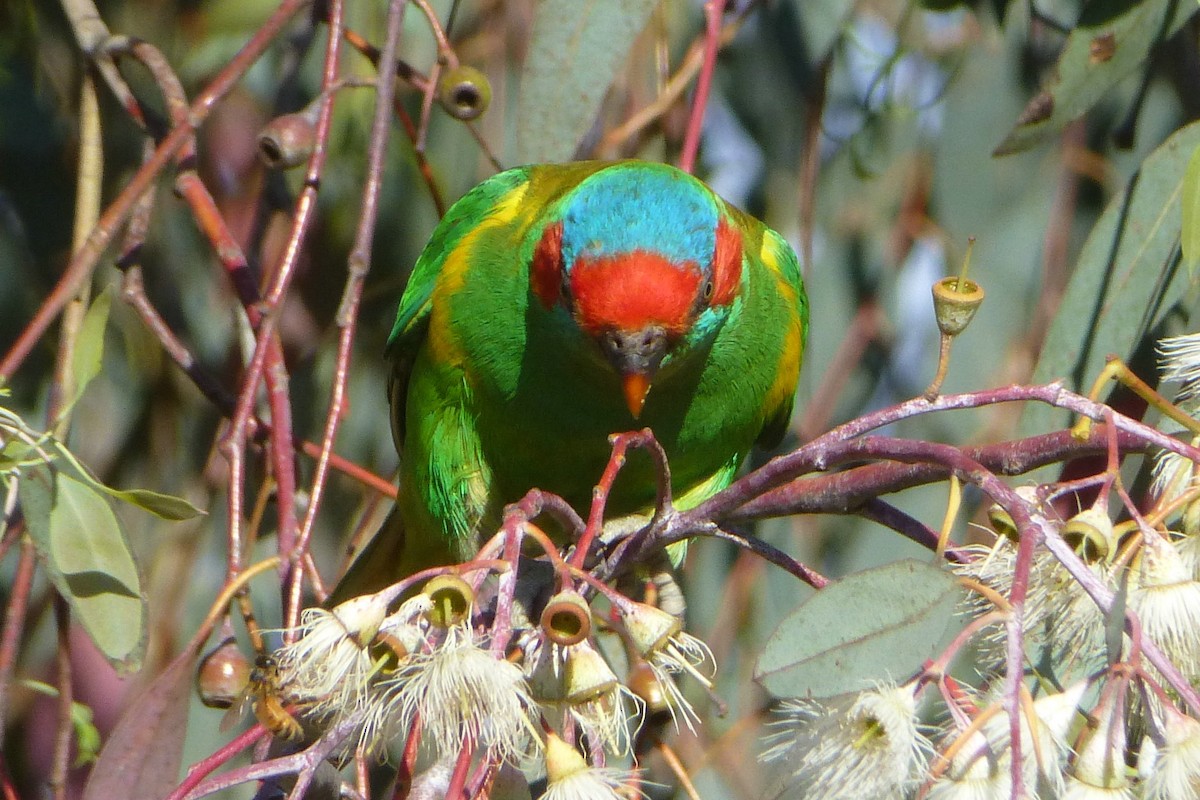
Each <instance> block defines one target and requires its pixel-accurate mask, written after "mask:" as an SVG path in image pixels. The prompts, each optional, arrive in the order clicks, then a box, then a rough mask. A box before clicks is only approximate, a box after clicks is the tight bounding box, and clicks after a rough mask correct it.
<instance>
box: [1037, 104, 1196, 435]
mask: <svg viewBox="0 0 1200 800" xmlns="http://www.w3.org/2000/svg"><path fill="white" fill-rule="evenodd" d="M1198 145H1200V123H1192V124H1191V125H1188V126H1187V127H1185V128H1182V129H1180V130H1179V131H1177V132H1176V133H1175V134H1174V135H1173V136H1171V138H1169V139H1167V141H1166V142H1164V143H1163V144H1162V145H1161V146H1159V148H1158V149H1157V150H1155V151H1154V152H1153V153H1151V154H1150V155H1149V156H1148V157H1147V158H1146V160H1145V161H1144V162H1143V163H1142V166H1141V168H1140V169H1139V170H1138V173H1137V174H1136V175H1135V176H1134V177H1133V179H1132V180H1131V181H1130V182H1129V186H1128V187H1126V189H1125V190H1124V191H1123V192H1121V193H1120V194H1118V195H1117V196H1116V197H1114V198H1113V199H1112V201H1111V202H1110V203H1109V204H1108V207H1107V208H1106V209H1105V210H1104V213H1103V214H1102V215H1101V216H1100V219H1099V220H1098V221H1097V222H1096V225H1095V226H1094V227H1093V228H1092V231H1091V233H1090V234H1089V235H1088V238H1087V241H1086V242H1084V245H1083V249H1082V250H1081V251H1080V254H1079V261H1078V262H1077V263H1076V265H1075V271H1074V272H1073V273H1072V275H1071V280H1070V283H1068V284H1067V290H1066V292H1065V293H1064V294H1063V298H1062V302H1061V303H1060V304H1059V307H1058V312H1057V314H1056V315H1055V318H1054V321H1053V322H1052V323H1051V325H1050V330H1049V331H1048V332H1047V334H1046V340H1045V342H1044V343H1043V345H1042V352H1041V356H1040V357H1039V359H1038V364H1037V367H1036V368H1035V369H1034V373H1033V380H1034V382H1035V383H1047V382H1049V381H1052V380H1059V379H1065V380H1066V382H1067V387H1068V388H1070V389H1075V390H1080V391H1087V389H1088V388H1089V386H1090V384H1091V382H1092V381H1093V380H1095V378H1096V376H1097V375H1098V374H1099V372H1100V370H1101V369H1103V368H1104V364H1105V360H1106V358H1107V356H1108V354H1110V353H1112V354H1115V355H1116V356H1118V357H1120V358H1122V359H1125V360H1129V359H1130V357H1131V356H1132V355H1133V354H1134V353H1135V352H1136V351H1137V349H1138V347H1139V344H1140V343H1142V342H1143V340H1145V339H1146V337H1147V336H1149V335H1151V334H1152V332H1153V331H1154V330H1155V329H1156V328H1158V326H1159V325H1160V323H1161V322H1162V321H1163V319H1164V318H1165V317H1166V316H1167V315H1168V314H1169V313H1170V312H1171V311H1172V309H1173V308H1175V306H1176V305H1177V304H1178V303H1179V302H1180V300H1181V299H1182V298H1183V296H1184V293H1185V292H1186V291H1187V289H1188V288H1189V286H1190V285H1191V284H1192V282H1193V281H1192V279H1191V277H1190V276H1189V275H1188V273H1187V270H1185V269H1180V253H1179V241H1180V228H1181V224H1182V222H1181V220H1182V214H1181V213H1180V205H1181V203H1180V199H1181V197H1182V195H1183V184H1184V180H1185V178H1184V175H1185V173H1186V172H1187V164H1188V161H1189V160H1190V159H1191V157H1192V154H1193V153H1194V152H1195V150H1196V147H1197V146H1198ZM1069 422H1070V414H1068V413H1066V412H1064V411H1061V410H1059V409H1054V408H1050V407H1049V406H1044V405H1040V404H1029V405H1027V406H1026V407H1025V409H1024V411H1023V412H1022V418H1021V430H1022V433H1023V435H1028V434H1032V433H1044V432H1045V431H1047V430H1054V429H1056V428H1061V427H1064V426H1066V425H1068V424H1069Z"/></svg>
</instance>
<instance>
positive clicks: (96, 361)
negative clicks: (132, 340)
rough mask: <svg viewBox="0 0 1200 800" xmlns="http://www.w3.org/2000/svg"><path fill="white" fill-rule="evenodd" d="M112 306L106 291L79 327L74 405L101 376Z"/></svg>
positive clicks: (73, 373)
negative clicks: (88, 386)
mask: <svg viewBox="0 0 1200 800" xmlns="http://www.w3.org/2000/svg"><path fill="white" fill-rule="evenodd" d="M111 306H112V293H111V292H110V291H109V290H108V289H105V290H104V291H103V292H101V293H100V294H98V295H96V299H95V300H93V301H92V305H91V306H90V307H89V308H88V310H87V314H85V315H84V316H83V324H81V325H80V326H79V335H78V336H77V337H76V339H75V353H74V355H73V357H72V359H71V377H72V379H73V380H74V382H75V396H74V397H73V398H72V400H71V404H72V405H73V404H74V402H75V401H76V400H78V399H79V398H80V397H81V396H83V391H84V389H86V388H87V385H88V384H89V383H91V382H92V379H93V378H95V377H96V376H97V375H99V374H100V366H101V362H102V361H103V359H104V328H105V326H106V325H108V311H109V308H110V307H111Z"/></svg>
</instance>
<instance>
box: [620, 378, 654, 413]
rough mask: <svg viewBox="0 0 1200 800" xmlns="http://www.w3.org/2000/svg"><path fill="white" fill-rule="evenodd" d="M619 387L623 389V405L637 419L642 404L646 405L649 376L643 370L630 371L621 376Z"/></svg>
mask: <svg viewBox="0 0 1200 800" xmlns="http://www.w3.org/2000/svg"><path fill="white" fill-rule="evenodd" d="M621 388H622V389H623V390H624V391H625V405H627V406H628V407H629V413H630V414H632V415H633V418H634V419H637V418H638V417H639V416H641V414H642V406H644V405H646V395H647V394H648V393H649V392H650V378H649V377H648V376H647V375H646V374H645V373H643V372H631V373H629V374H628V375H625V376H624V377H623V378H621Z"/></svg>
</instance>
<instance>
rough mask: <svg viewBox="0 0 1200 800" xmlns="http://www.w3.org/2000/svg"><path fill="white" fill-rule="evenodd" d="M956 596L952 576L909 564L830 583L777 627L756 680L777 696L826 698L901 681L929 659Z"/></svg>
mask: <svg viewBox="0 0 1200 800" xmlns="http://www.w3.org/2000/svg"><path fill="white" fill-rule="evenodd" d="M961 595H962V592H961V590H960V589H959V586H958V581H957V579H956V578H955V577H954V576H953V575H951V574H950V573H948V572H946V571H945V570H943V569H940V568H939V567H936V566H934V565H932V564H929V563H927V562H922V561H913V560H906V561H897V562H894V563H892V564H887V565H885V566H882V567H878V568H876V569H871V570H866V571H865V572H859V573H856V574H854V575H849V576H847V577H845V578H842V579H841V580H838V581H834V582H833V583H830V584H829V585H828V586H826V587H825V588H823V589H822V590H821V591H819V592H817V593H816V594H815V595H813V596H812V597H810V598H809V599H808V600H807V601H805V602H804V603H803V604H802V605H801V606H800V607H799V608H797V609H796V610H795V611H793V612H792V613H791V614H790V615H788V616H787V617H785V618H784V620H783V622H781V623H780V624H779V627H778V628H776V629H775V632H774V633H773V634H771V638H770V639H768V640H767V644H766V647H765V648H764V649H763V653H762V655H761V656H759V659H758V663H757V664H756V665H755V670H754V678H755V680H757V681H758V682H759V683H761V684H762V685H763V687H764V688H766V690H767V691H768V692H770V693H771V694H773V695H775V696H776V697H800V696H812V697H831V696H833V695H837V694H844V693H846V692H854V691H861V690H862V689H864V688H866V687H869V686H870V685H871V684H872V683H873V682H877V681H881V680H905V679H906V678H908V677H910V676H911V675H912V674H914V673H915V672H916V671H917V670H918V669H920V668H921V665H922V664H923V663H924V662H925V660H926V659H928V658H929V657H930V656H931V655H932V654H933V653H934V651H935V649H936V647H937V646H938V643H939V642H940V640H941V639H942V637H943V636H944V634H945V633H946V630H947V628H948V627H949V626H950V624H951V622H952V621H953V619H954V609H955V605H956V604H957V603H958V601H959V599H960V597H961Z"/></svg>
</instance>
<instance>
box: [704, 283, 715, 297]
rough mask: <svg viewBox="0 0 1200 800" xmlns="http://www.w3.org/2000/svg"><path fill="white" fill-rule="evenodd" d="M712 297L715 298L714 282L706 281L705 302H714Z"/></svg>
mask: <svg viewBox="0 0 1200 800" xmlns="http://www.w3.org/2000/svg"><path fill="white" fill-rule="evenodd" d="M712 296H713V282H712V281H705V282H704V300H705V301H706V302H707V301H708V300H712Z"/></svg>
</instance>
